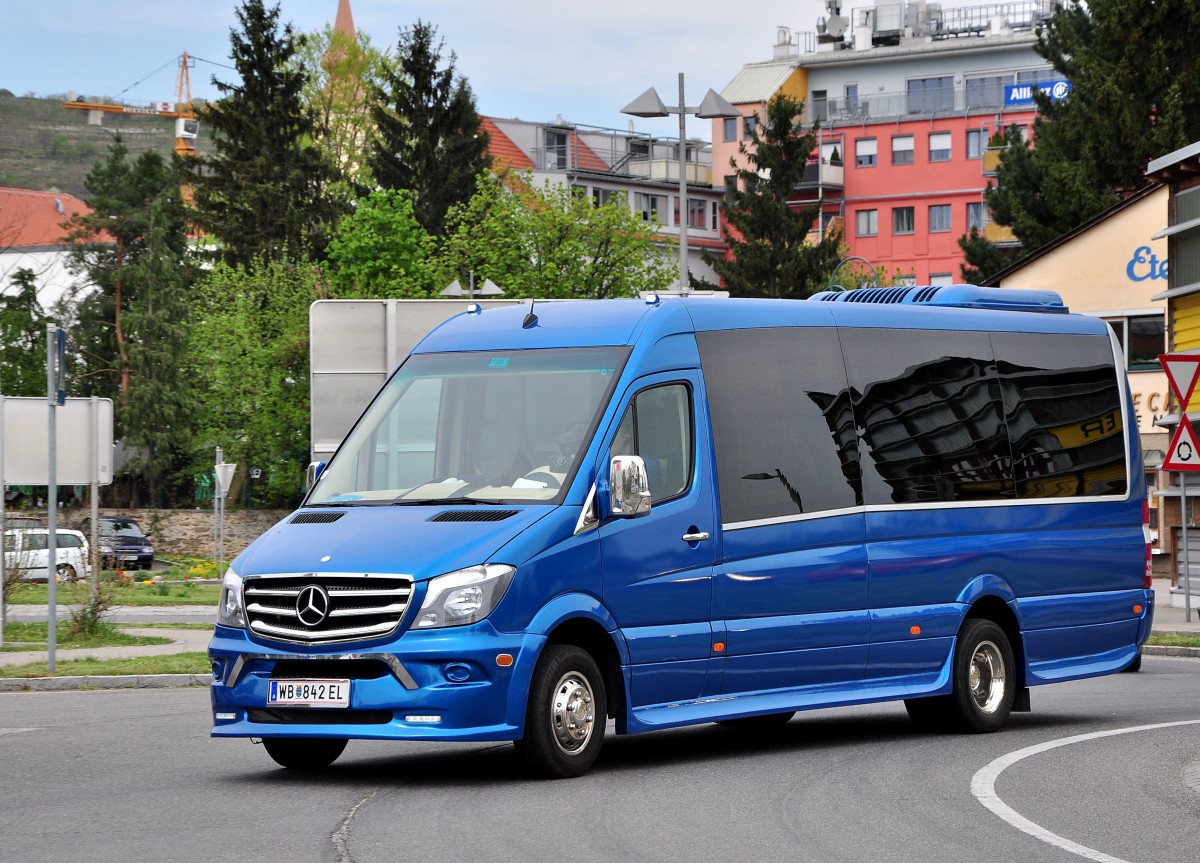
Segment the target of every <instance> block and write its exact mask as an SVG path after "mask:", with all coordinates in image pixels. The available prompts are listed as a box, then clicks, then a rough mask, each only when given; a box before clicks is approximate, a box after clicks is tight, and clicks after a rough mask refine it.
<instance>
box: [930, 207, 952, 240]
mask: <svg viewBox="0 0 1200 863" xmlns="http://www.w3.org/2000/svg"><path fill="white" fill-rule="evenodd" d="M949 230H950V205H949V204H932V205H930V207H929V233H931V234H942V233H945V232H947V231H949Z"/></svg>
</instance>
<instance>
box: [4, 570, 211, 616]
mask: <svg viewBox="0 0 1200 863" xmlns="http://www.w3.org/2000/svg"><path fill="white" fill-rule="evenodd" d="M130 575H133V574H132V573H131V574H130ZM137 575H139V576H141V575H148V574H147V573H137ZM115 587H116V599H115V600H114V603H113V604H114V605H139V606H141V605H211V606H213V608H214V609H215V608H216V605H217V603H218V602H219V601H220V599H221V585H220V584H219V583H217V582H205V583H200V582H196V581H191V580H188V581H182V580H181V581H178V582H172V581H171V580H170V579H167V578H164V579H163V581H161V582H158V583H151V584H144V583H142V582H141V581H138V582H117V584H116V585H115ZM88 590H90V587H89V585H87V584H85V583H79V584H60V585H58V586H57V590H56V600H57V604H59V605H70V604H72V603H78V602H79V601H81V600H82V598H83V597H84V596H85V595H86V594H87V591H88ZM8 601H9V603H10V604H12V605H45V604H46V603H48V602H49V601H50V588H49V587H47V586H46V585H44V584H19V585H17V586H16V587H15V588H13V592H12V594H11V595H10V596H9V598H8ZM214 614H215V612H214Z"/></svg>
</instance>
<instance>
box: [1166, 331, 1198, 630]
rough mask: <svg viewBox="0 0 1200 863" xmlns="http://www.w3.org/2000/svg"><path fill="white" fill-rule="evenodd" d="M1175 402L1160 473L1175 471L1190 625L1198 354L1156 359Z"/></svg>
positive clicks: (1184, 593)
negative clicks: (1190, 491)
mask: <svg viewBox="0 0 1200 863" xmlns="http://www.w3.org/2000/svg"><path fill="white" fill-rule="evenodd" d="M1158 361H1159V363H1160V364H1161V365H1162V367H1163V371H1164V372H1166V373H1167V380H1168V381H1170V382H1171V389H1172V390H1174V391H1175V398H1176V399H1178V400H1179V425H1177V426H1176V427H1175V434H1173V435H1172V436H1171V445H1170V446H1169V447H1167V457H1166V459H1165V460H1164V461H1163V469H1164V470H1175V471H1179V522H1180V525H1181V538H1182V540H1183V574H1184V576H1183V607H1184V614H1185V619H1186V620H1187V621H1188V623H1191V621H1192V568H1191V563H1190V561H1189V560H1188V534H1187V529H1188V512H1187V475H1188V474H1189V473H1190V472H1192V471H1197V470H1200V441H1197V439H1196V430H1195V429H1194V428H1193V427H1192V421H1191V420H1190V419H1188V409H1189V407H1190V405H1191V401H1192V397H1193V396H1194V395H1195V393H1196V384H1197V382H1198V381H1200V354H1161V355H1160V356H1159V358H1158Z"/></svg>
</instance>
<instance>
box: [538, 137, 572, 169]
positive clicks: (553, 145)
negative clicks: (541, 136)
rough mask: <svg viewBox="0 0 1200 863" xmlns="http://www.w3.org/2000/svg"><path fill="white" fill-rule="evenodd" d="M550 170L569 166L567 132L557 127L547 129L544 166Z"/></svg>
mask: <svg viewBox="0 0 1200 863" xmlns="http://www.w3.org/2000/svg"><path fill="white" fill-rule="evenodd" d="M543 167H545V168H548V169H550V170H556V169H557V170H561V169H564V168H566V167H567V133H566V132H561V131H559V130H557V129H547V130H546V162H545V165H544V166H543Z"/></svg>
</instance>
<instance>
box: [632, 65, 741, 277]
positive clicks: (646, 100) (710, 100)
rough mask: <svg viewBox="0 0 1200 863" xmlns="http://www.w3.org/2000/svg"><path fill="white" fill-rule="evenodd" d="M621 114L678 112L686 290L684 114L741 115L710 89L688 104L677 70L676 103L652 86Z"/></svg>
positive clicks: (681, 249) (681, 271) (681, 260)
mask: <svg viewBox="0 0 1200 863" xmlns="http://www.w3.org/2000/svg"><path fill="white" fill-rule="evenodd" d="M621 113H622V114H629V115H630V116H633V117H667V116H670V115H671V114H678V115H679V292H680V293H681V294H685V295H686V294H687V292H688V285H689V279H688V264H687V256H688V241H687V235H688V230H687V229H688V206H687V115H688V114H694V115H695V116H696V117H699V118H700V119H701V120H716V119H719V118H724V117H740V116H741V114H740V113H739V112H738V109H737V108H735V107H733V105H731V104H730V103H729V102H728V101H727V100H725V99H724V98H722V97H721V96H720V94H718V93H716V92H715V91H713V90H711V89H710V90H709V91H708V92H707V93H705V94H704V98H703V99H702V100H701V102H700V105H699V106H698V107H695V108H689V107H688V106H687V101H686V100H685V98H684V91H683V73H682V72H680V73H679V105H678V106H676V107H668V106H666V105H664V104H663V100H662V99H660V98H659V96H658V91H656V90H655V89H654V88H653V87H651V88H650V89H649V90H647V91H646V92H645V93H643V94H642V95H640V96H638V97H637V98H636V99H634V100H633V101H632V102H630V103H629V104H628V105H626V106H625V107H624V108H622V109H621Z"/></svg>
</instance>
